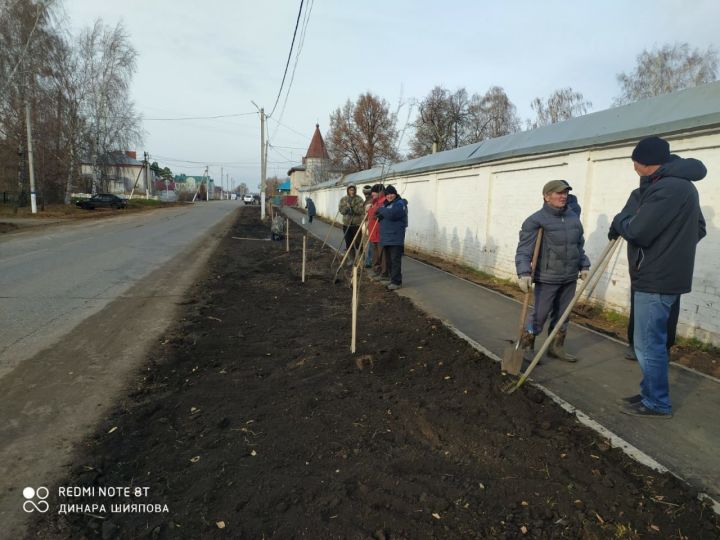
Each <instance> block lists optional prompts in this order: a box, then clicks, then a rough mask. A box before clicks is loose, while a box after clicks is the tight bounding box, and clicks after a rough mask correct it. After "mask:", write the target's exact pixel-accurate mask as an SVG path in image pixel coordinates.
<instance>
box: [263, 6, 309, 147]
mask: <svg viewBox="0 0 720 540" xmlns="http://www.w3.org/2000/svg"><path fill="white" fill-rule="evenodd" d="M314 5H315V0H310V2H309V4H308V8H307V9H306V10H305V16H304V17H303V27H302V30H301V31H300V39H299V40H298V47H297V52H296V53H295V63H294V64H293V69H292V74H291V75H290V84H288V89H287V91H286V92H285V100H284V101H283V106H282V109H280V118H279V120H278V121H279V122H282V119H283V115H284V114H285V108H286V107H287V102H288V98H289V97H290V90H291V89H292V85H293V81H295V70H297V66H298V60H300V53H302V49H303V45H304V44H305V36H306V35H307V27H308V23H309V22H310V15H311V14H312V9H313V6H314ZM277 130H278V126H275V131H273V134H272V135H271V136H270V139H269V140H273V139H274V138H275V134H276V133H277Z"/></svg>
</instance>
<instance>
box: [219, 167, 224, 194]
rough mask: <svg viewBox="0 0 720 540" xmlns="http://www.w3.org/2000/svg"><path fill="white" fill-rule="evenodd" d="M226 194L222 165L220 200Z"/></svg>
mask: <svg viewBox="0 0 720 540" xmlns="http://www.w3.org/2000/svg"><path fill="white" fill-rule="evenodd" d="M224 194H225V182H223V168H222V167H220V200H222V199H224V198H225V197H223V195H224Z"/></svg>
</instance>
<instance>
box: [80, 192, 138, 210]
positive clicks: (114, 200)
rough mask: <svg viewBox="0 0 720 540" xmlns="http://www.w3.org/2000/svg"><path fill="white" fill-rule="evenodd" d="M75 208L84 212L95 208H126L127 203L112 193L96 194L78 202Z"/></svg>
mask: <svg viewBox="0 0 720 540" xmlns="http://www.w3.org/2000/svg"><path fill="white" fill-rule="evenodd" d="M75 206H77V207H78V208H82V209H84V210H95V209H96V208H127V201H126V200H125V199H123V198H121V197H118V196H117V195H113V194H112V193H98V194H97V195H93V196H92V197H90V198H89V199H86V200H84V201H78V202H76V203H75Z"/></svg>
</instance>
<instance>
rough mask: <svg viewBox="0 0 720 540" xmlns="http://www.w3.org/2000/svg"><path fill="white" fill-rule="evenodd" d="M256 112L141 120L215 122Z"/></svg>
mask: <svg viewBox="0 0 720 540" xmlns="http://www.w3.org/2000/svg"><path fill="white" fill-rule="evenodd" d="M256 114H257V113H256V112H247V113H235V114H218V115H215V116H177V117H172V118H143V120H153V121H155V120H158V121H173V120H216V119H218V118H234V117H237V116H251V115H256Z"/></svg>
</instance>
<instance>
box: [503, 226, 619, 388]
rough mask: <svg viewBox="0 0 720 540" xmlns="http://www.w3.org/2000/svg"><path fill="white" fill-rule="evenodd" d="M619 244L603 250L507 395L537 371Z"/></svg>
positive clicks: (509, 385)
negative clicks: (542, 358) (541, 359)
mask: <svg viewBox="0 0 720 540" xmlns="http://www.w3.org/2000/svg"><path fill="white" fill-rule="evenodd" d="M617 244H619V242H618V241H617V239H615V240H610V242H608V245H607V246H605V249H604V250H603V252H602V254H601V255H600V259H599V262H598V265H597V266H596V267H595V269H593V270H590V274H589V275H588V277H587V279H585V280H584V281H583V282H582V284H581V285H580V287H578V289H577V291H575V296H573V299H572V300H571V301H570V304H569V305H568V307H567V308H566V309H565V311H564V312H563V314H562V316H561V317H560V319H559V320H558V322H557V324H556V325H555V328H553V331H552V332H550V335H549V336H548V337H547V339H546V340H545V342H544V343H543V346H542V347H541V348H540V350H539V351H538V352H537V354H536V355H535V357H534V358H533V360H532V362H531V363H530V365H529V366H528V368H527V369H526V370H525V373H523V374H522V375H521V376H520V378H519V379H518V380H517V381H511V382H510V383H509V384H508V385H506V386H505V387H504V388H503V389H502V391H503V392H505V393H506V394H512V393H513V392H515V391H516V390H517V389H518V388H520V387H521V386H522V385H523V384H524V383H525V381H526V380H527V378H528V377H529V376H530V373H532V370H533V369H535V366H536V365H537V364H538V362H539V361H540V358H541V357H542V355H543V354H545V351H547V350H548V348H549V347H550V343H551V342H552V340H553V339H554V338H555V336H556V335H557V333H558V332H559V331H560V328H561V327H562V325H563V323H564V322H565V321H566V320H567V318H568V317H569V316H570V312H571V311H572V309H573V307H575V304H576V303H577V301H578V300H579V299H580V296H581V295H582V293H583V291H585V289H586V287H587V286H588V284H589V283H590V282H591V281H592V280H593V278H594V277H595V275H596V274H602V273H603V272H604V271H605V267H606V266H607V264H608V262H610V259H611V258H612V255H613V252H614V251H615V249H614V248H615V247H616V245H617Z"/></svg>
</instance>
